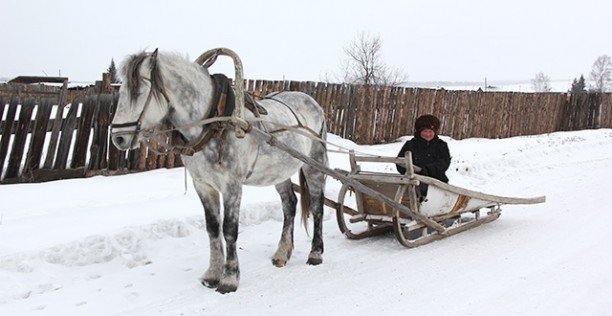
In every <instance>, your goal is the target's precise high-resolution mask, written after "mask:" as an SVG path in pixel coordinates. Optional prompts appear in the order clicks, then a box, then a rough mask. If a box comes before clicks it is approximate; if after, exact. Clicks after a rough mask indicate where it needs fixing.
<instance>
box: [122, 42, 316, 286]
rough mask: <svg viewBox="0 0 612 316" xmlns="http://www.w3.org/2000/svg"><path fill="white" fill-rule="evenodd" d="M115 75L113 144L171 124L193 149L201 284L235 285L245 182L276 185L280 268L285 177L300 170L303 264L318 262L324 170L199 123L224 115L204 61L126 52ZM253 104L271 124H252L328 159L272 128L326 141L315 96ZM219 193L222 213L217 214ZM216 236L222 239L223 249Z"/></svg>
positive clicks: (289, 246) (290, 211)
mask: <svg viewBox="0 0 612 316" xmlns="http://www.w3.org/2000/svg"><path fill="white" fill-rule="evenodd" d="M121 75H122V77H123V85H122V86H121V89H120V94H119V103H118V106H117V111H116V114H115V117H114V119H113V122H112V125H111V135H112V141H113V143H114V144H115V146H117V148H119V149H120V150H127V149H133V148H137V147H138V146H139V142H140V141H141V140H143V139H146V137H147V134H149V135H150V134H151V132H152V131H159V128H160V127H161V126H163V125H167V124H169V125H170V126H172V127H173V129H175V130H176V131H178V133H180V135H179V137H178V138H179V139H182V140H183V141H184V143H187V146H186V147H188V148H189V149H193V151H195V153H188V154H183V155H181V158H182V160H183V162H184V164H185V167H186V168H187V170H188V171H189V173H190V174H191V176H192V178H193V184H194V187H195V189H196V191H197V193H198V196H199V197H200V200H201V202H202V206H203V207H204V213H205V219H206V230H207V232H208V236H209V239H210V263H209V267H208V269H207V270H206V272H205V273H204V275H203V276H202V279H201V282H202V284H203V285H205V286H207V287H211V288H216V289H217V291H218V292H221V293H227V292H232V291H235V290H236V289H237V288H238V283H239V278H240V270H239V265H238V256H237V253H236V240H237V237H238V219H239V212H240V201H241V197H242V186H243V185H245V184H246V185H256V186H268V185H275V187H276V190H277V191H278V193H279V194H280V196H281V200H282V209H283V214H284V222H283V230H282V234H281V238H280V241H279V244H278V248H277V250H276V253H275V254H274V255H273V257H272V263H273V264H274V265H275V266H278V267H282V266H284V265H285V264H286V263H287V261H288V260H289V258H290V257H291V252H292V250H293V229H294V224H293V222H294V217H295V212H296V203H297V198H296V195H295V193H294V192H293V190H292V184H291V176H292V175H294V174H295V173H296V172H297V171H298V170H299V171H300V180H301V181H300V184H301V188H302V192H301V201H302V203H301V204H302V217H303V218H305V219H306V220H307V217H308V212H309V211H310V213H312V214H313V218H314V233H313V239H312V248H311V251H310V254H309V255H308V260H307V263H308V264H312V265H317V264H320V263H321V262H322V261H323V259H322V254H323V239H322V217H323V201H324V195H323V192H324V188H325V178H324V175H323V173H321V172H320V171H318V170H316V169H314V168H313V167H311V166H309V165H307V164H304V163H303V162H301V161H299V160H298V159H296V158H294V157H292V156H290V155H289V154H287V153H286V152H284V151H281V150H279V149H277V148H275V147H273V146H270V145H269V144H267V143H265V142H263V141H261V140H260V139H258V138H257V137H254V136H253V135H251V134H249V133H248V132H247V133H246V136H245V137H244V138H238V137H236V135H235V133H234V130H233V127H232V128H229V129H224V128H223V127H224V126H223V125H222V124H216V125H202V124H198V123H197V122H198V121H201V120H203V119H206V118H209V117H211V116H215V115H216V116H220V115H222V113H218V112H219V111H222V110H223V109H222V108H223V106H222V104H221V103H222V102H217V100H216V99H221V101H223V99H225V97H219V93H215V92H216V91H218V90H219V87H218V86H217V87H216V86H215V82H214V80H213V78H212V77H211V75H210V74H209V73H208V70H207V69H206V68H205V67H202V66H200V65H198V64H196V63H192V62H189V61H188V60H186V59H185V58H184V57H180V56H177V55H171V54H164V53H158V52H157V50H155V52H153V53H144V52H142V53H139V54H135V55H131V56H128V57H127V58H126V60H125V61H124V62H123V67H122V71H121ZM226 89H227V86H226ZM231 90H232V89H231V88H229V92H228V95H227V98H228V99H230V102H231V101H232V100H231V99H232V96H233V95H232V91H231ZM213 99H214V100H213ZM259 104H260V105H261V106H262V107H263V108H265V110H266V111H267V112H268V114H267V115H264V116H262V118H263V121H266V120H267V121H270V122H275V123H277V124H270V123H265V122H258V123H255V125H254V126H258V127H259V128H263V129H265V130H267V131H270V132H272V133H274V135H275V137H276V138H277V139H278V141H280V142H283V143H285V144H287V145H289V146H291V147H292V148H294V149H296V150H298V151H299V152H301V153H303V154H304V155H306V156H308V157H310V158H312V159H316V160H317V161H319V162H321V163H327V150H326V148H325V145H324V143H321V142H318V141H315V140H313V139H312V138H309V137H306V136H304V135H299V134H298V133H293V132H291V131H289V130H286V129H280V130H279V128H278V126H279V125H278V124H280V125H285V126H300V127H303V128H304V129H307V130H309V131H316V132H317V133H318V134H319V136H320V137H321V138H323V139H325V137H326V133H327V127H326V124H325V116H324V113H323V110H322V109H321V107H320V106H319V105H318V104H317V102H316V101H315V100H314V99H313V98H311V97H310V96H308V95H306V94H304V93H300V92H289V91H284V92H280V93H277V94H275V95H273V97H270V98H265V99H264V100H261V101H259ZM220 105H221V106H220ZM244 115H245V119H246V120H247V121H248V120H252V119H253V118H254V117H255V116H254V114H253V113H252V112H249V111H245V113H244ZM194 123H195V124H194ZM175 133H176V132H175ZM207 134H208V136H206V135H207ZM210 135H213V136H212V137H211V136H210ZM175 138H176V137H175ZM221 199H222V200H223V216H221V213H220V211H221V207H220V200H221ZM222 237H223V238H224V239H225V252H226V254H225V255H224V249H223V240H222Z"/></svg>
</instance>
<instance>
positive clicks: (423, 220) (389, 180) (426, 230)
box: [336, 152, 546, 248]
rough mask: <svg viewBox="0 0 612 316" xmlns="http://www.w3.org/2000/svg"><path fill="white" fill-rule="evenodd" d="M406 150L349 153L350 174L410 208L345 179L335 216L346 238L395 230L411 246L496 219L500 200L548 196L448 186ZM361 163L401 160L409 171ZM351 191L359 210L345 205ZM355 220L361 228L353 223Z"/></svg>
mask: <svg viewBox="0 0 612 316" xmlns="http://www.w3.org/2000/svg"><path fill="white" fill-rule="evenodd" d="M406 155H407V156H406V157H403V158H390V157H363V156H356V155H355V153H354V152H351V153H350V156H349V159H350V163H351V171H350V172H348V171H344V173H345V174H346V175H347V176H348V177H349V178H351V179H354V180H357V181H359V183H361V184H363V185H365V186H366V187H368V188H371V189H373V190H375V191H377V192H380V193H382V194H384V195H385V196H387V197H389V198H392V199H393V200H394V201H395V202H398V203H401V205H402V206H405V207H407V209H409V210H410V211H406V209H404V208H401V209H400V208H397V207H393V206H391V205H389V204H388V203H386V202H383V201H382V200H381V199H380V198H377V197H373V196H371V195H369V194H366V193H364V192H363V190H360V189H356V188H354V187H353V186H351V185H350V184H346V183H345V184H344V185H343V186H342V188H341V190H340V193H339V195H338V202H337V205H336V206H337V207H336V216H337V219H338V226H339V228H340V231H342V233H344V234H345V235H346V236H347V237H348V238H350V239H361V238H365V237H370V236H375V235H379V234H382V233H386V232H389V231H394V232H395V236H396V238H397V240H398V241H399V242H400V243H401V244H402V245H404V246H406V247H410V248H413V247H418V246H421V245H424V244H427V243H430V242H432V241H434V240H438V239H442V238H445V237H448V236H452V235H455V234H457V233H460V232H463V231H466V230H468V229H471V228H474V227H477V226H480V225H482V224H485V223H488V222H491V221H494V220H496V219H497V218H499V216H500V214H501V205H504V204H536V203H543V202H545V200H546V197H545V196H540V197H535V198H512V197H503V196H496V195H491V194H485V193H481V192H477V191H472V190H467V189H464V188H460V187H456V186H453V185H449V184H447V183H444V182H441V181H438V180H436V179H433V178H429V177H425V176H421V175H418V174H416V173H415V168H418V167H416V166H413V165H412V158H411V155H410V152H407V153H406ZM359 162H374V163H391V164H402V165H405V166H406V170H407V172H406V174H405V175H400V174H391V173H375V172H365V171H361V168H360V166H359V165H358V163H359ZM420 182H423V183H426V184H428V185H429V187H428V192H427V196H426V197H424V198H422V199H419V198H418V197H417V192H419V191H417V190H419V188H418V185H419V183H420ZM368 191H369V190H368ZM349 192H352V193H354V194H355V195H356V202H357V210H354V209H351V208H348V207H347V206H345V203H344V201H345V198H346V194H347V193H349ZM419 200H422V201H420V202H419ZM416 214H418V215H422V216H417V215H416ZM357 223H359V224H361V228H355V226H356V225H358V224H357ZM364 224H365V225H364ZM440 227H442V229H440Z"/></svg>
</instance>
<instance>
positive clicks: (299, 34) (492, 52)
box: [0, 0, 612, 81]
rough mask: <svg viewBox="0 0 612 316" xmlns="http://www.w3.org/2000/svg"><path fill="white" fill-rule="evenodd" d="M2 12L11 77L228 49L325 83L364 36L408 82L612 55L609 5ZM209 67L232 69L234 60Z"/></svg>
mask: <svg viewBox="0 0 612 316" xmlns="http://www.w3.org/2000/svg"><path fill="white" fill-rule="evenodd" d="M0 12H1V14H0V29H1V30H2V31H1V32H0V43H1V45H2V46H1V48H0V61H1V62H0V77H8V78H12V77H15V76H18V75H44V73H43V71H44V72H46V73H47V74H48V75H58V73H59V71H60V70H61V74H62V75H63V76H68V77H69V78H70V80H71V81H93V80H98V79H99V78H101V73H102V72H103V71H104V70H105V69H106V68H107V67H108V65H109V64H110V60H111V58H114V59H115V61H116V62H117V63H119V62H120V61H121V60H122V59H123V58H124V57H125V56H126V55H128V54H131V53H135V52H138V51H140V50H143V49H147V50H152V49H154V48H157V47H158V48H159V49H160V50H162V51H171V52H177V53H180V54H183V55H186V56H188V57H189V59H191V60H193V59H195V58H196V57H197V56H198V55H199V54H201V53H202V52H204V51H205V50H207V49H210V48H214V47H219V46H223V47H228V48H230V49H232V50H234V51H236V52H237V53H238V54H239V55H240V56H241V58H242V60H243V63H244V66H245V77H246V78H254V79H259V78H261V79H270V80H278V79H283V77H284V78H286V79H291V80H313V81H318V80H320V79H322V78H323V77H324V75H325V73H333V72H337V71H338V69H339V65H340V64H341V62H342V59H343V57H344V55H343V47H344V46H346V45H347V44H348V43H350V42H351V41H352V40H353V39H354V38H355V37H356V36H357V35H358V34H359V33H360V32H368V33H370V34H372V35H379V36H380V38H381V39H382V41H383V56H384V60H385V62H386V63H387V64H388V65H390V66H394V67H400V68H402V69H404V71H405V72H406V73H407V74H408V76H409V79H410V81H481V80H484V78H485V77H487V78H488V79H489V80H524V79H531V78H533V77H534V76H535V74H536V73H537V72H544V73H545V74H546V75H548V76H549V77H550V78H551V79H559V80H567V79H571V78H574V77H577V76H579V75H580V74H584V75H585V76H587V75H588V72H589V71H590V69H591V65H592V63H593V62H594V61H595V59H596V58H597V57H598V56H600V55H603V54H608V55H612V1H609V0H606V1H604V0H601V1H596V0H581V1H565V0H561V1H536V0H529V1H523V0H513V1H509V0H507V1H493V0H488V1H475V0H474V1H471V0H470V1H442V0H440V1H408V0H405V1H386V0H376V1H361V0H352V1H333V0H308V1H288V0H286V1H282V0H258V1H246V0H245V1H240V0H234V1H231V0H224V1H195V0H194V1H182V0H174V1H160V0H148V1H129V0H120V1H118V0H105V1H92V2H90V1H83V0H80V1H77V0H74V1H73V0H55V1H52V0H50V1H44V0H41V1H33V0H0ZM220 61H221V60H220ZM218 63H219V62H218ZM213 70H214V71H215V72H226V73H229V74H231V68H230V62H229V59H228V60H223V61H221V62H220V63H219V64H218V65H215V66H214V67H213Z"/></svg>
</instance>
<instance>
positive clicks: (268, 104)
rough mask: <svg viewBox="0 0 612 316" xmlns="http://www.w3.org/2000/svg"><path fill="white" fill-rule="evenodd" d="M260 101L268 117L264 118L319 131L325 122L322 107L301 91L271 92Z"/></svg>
mask: <svg viewBox="0 0 612 316" xmlns="http://www.w3.org/2000/svg"><path fill="white" fill-rule="evenodd" d="M260 103H261V105H262V106H263V107H264V108H266V110H267V111H268V115H269V117H268V118H264V119H269V120H271V121H274V122H277V123H280V124H288V125H290V126H294V125H303V126H305V127H308V128H310V129H312V130H314V131H316V132H320V131H321V130H322V128H323V124H324V123H325V114H324V112H323V108H321V106H320V105H319V104H318V103H317V101H316V100H315V99H313V98H312V97H311V96H309V95H308V94H306V93H303V92H299V91H280V92H273V93H270V94H269V95H267V96H266V97H265V98H264V99H263V100H261V101H260ZM296 121H297V122H296Z"/></svg>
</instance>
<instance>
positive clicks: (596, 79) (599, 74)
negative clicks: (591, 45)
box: [590, 55, 612, 92]
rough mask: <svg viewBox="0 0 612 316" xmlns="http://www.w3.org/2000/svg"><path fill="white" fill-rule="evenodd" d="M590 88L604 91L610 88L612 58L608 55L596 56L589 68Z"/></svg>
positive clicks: (611, 81)
mask: <svg viewBox="0 0 612 316" xmlns="http://www.w3.org/2000/svg"><path fill="white" fill-rule="evenodd" d="M590 79H591V90H592V91H595V92H606V91H610V90H612V60H611V59H610V56H608V55H601V56H599V57H597V59H596V60H595V62H594V63H593V68H591V75H590Z"/></svg>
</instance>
